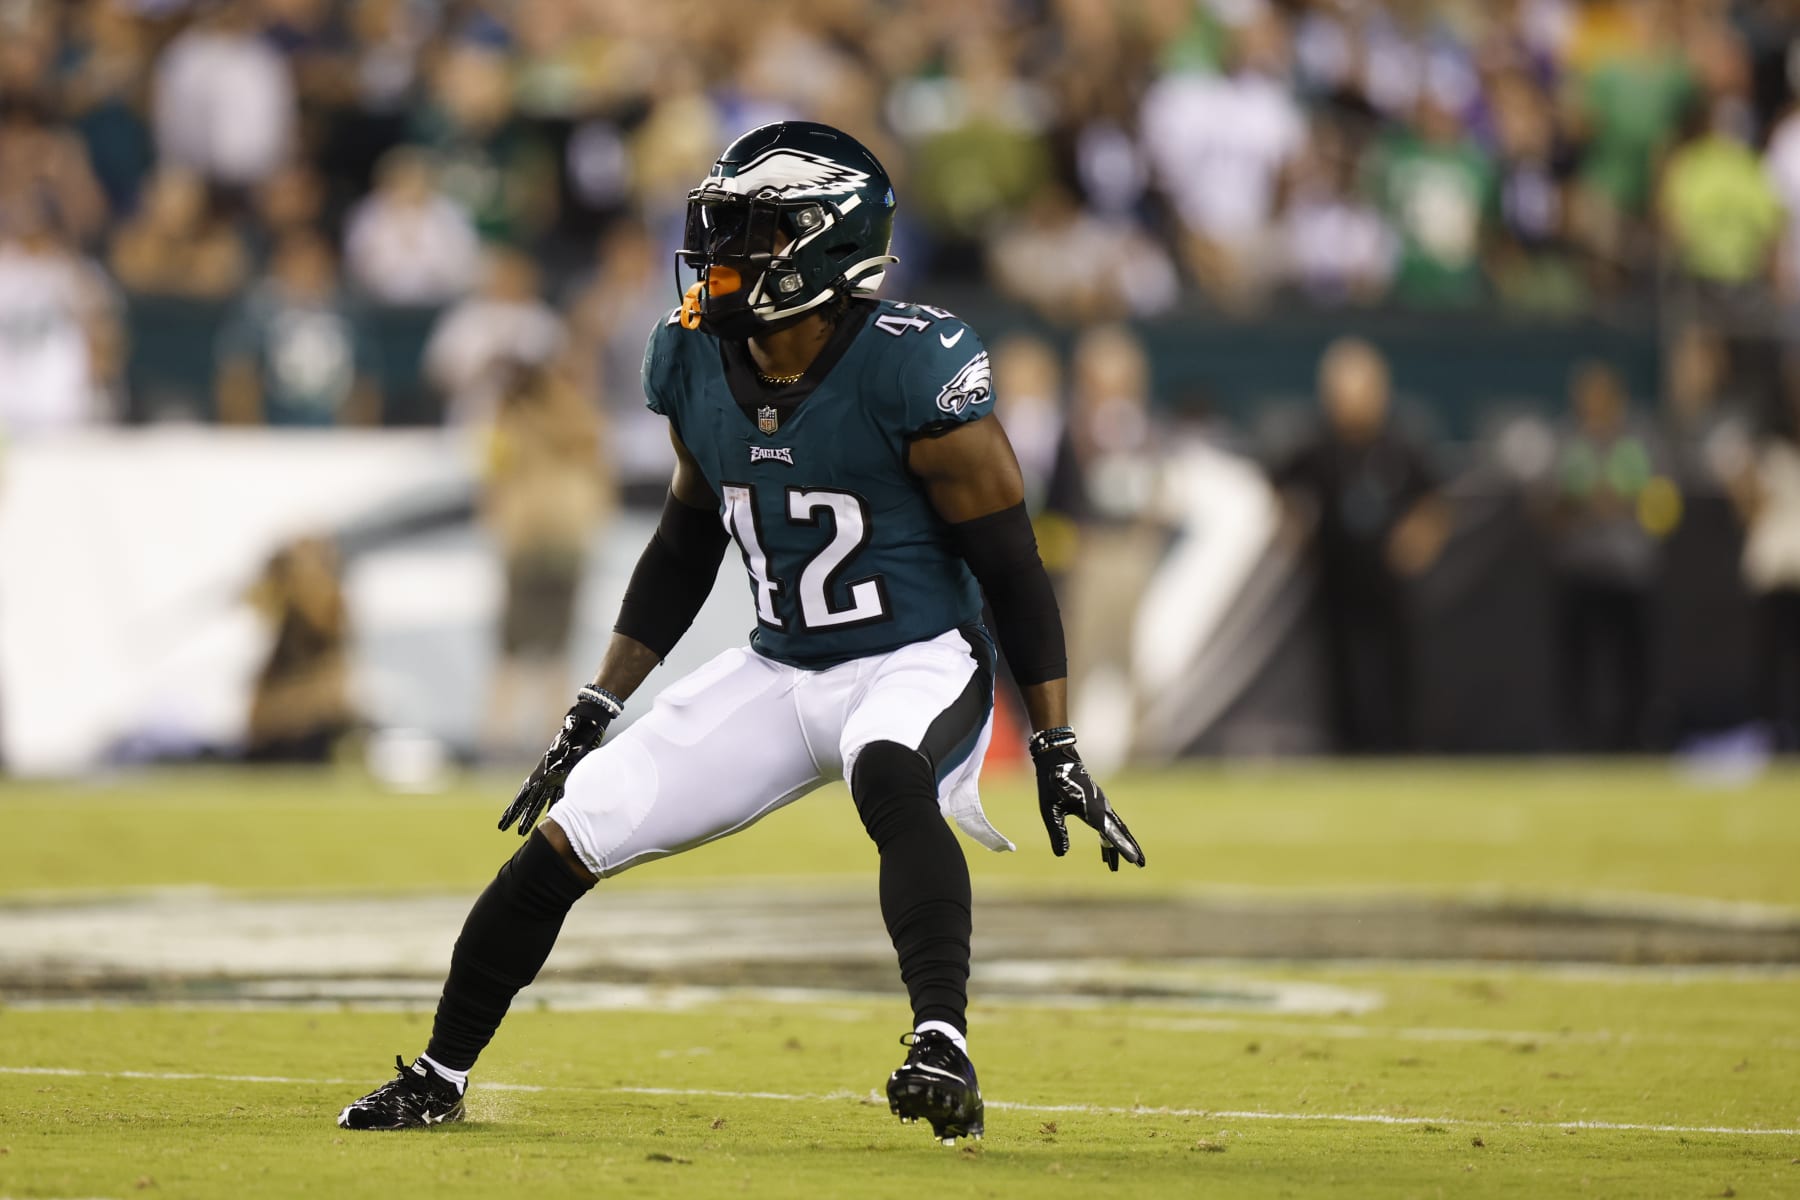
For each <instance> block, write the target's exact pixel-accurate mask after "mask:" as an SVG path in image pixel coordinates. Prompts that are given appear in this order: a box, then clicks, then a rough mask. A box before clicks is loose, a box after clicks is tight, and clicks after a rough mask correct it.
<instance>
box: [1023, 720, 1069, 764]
mask: <svg viewBox="0 0 1800 1200" xmlns="http://www.w3.org/2000/svg"><path fill="white" fill-rule="evenodd" d="M1074 744H1075V730H1074V729H1072V728H1070V727H1069V726H1067V725H1056V726H1053V727H1051V728H1049V729H1040V730H1038V731H1037V732H1036V733H1034V734H1032V735H1031V740H1030V741H1029V742H1027V743H1026V745H1027V746H1029V747H1030V748H1031V756H1032V757H1033V758H1036V757H1037V756H1038V755H1040V754H1044V753H1047V752H1048V751H1051V750H1066V749H1068V748H1069V747H1071V746H1073V745H1074Z"/></svg>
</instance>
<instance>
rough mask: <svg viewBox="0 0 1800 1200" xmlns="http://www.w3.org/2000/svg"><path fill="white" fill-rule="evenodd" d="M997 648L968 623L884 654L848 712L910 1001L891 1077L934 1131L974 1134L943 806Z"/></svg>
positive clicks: (982, 705)
mask: <svg viewBox="0 0 1800 1200" xmlns="http://www.w3.org/2000/svg"><path fill="white" fill-rule="evenodd" d="M992 661H993V660H992V649H991V646H990V645H989V644H988V643H987V641H986V639H985V637H983V636H982V635H981V634H980V633H978V632H975V631H970V632H968V633H966V634H965V633H952V634H947V635H945V636H944V637H942V638H938V639H935V640H934V641H931V642H924V643H919V644H916V645H913V646H908V647H905V648H904V649H902V650H899V651H896V652H894V653H893V654H891V655H887V656H885V657H884V659H883V660H882V661H881V662H880V663H879V664H877V665H876V666H875V667H874V668H873V670H872V673H871V675H870V677H869V678H868V679H867V680H866V682H865V685H864V687H863V689H862V691H861V694H860V696H859V697H858V699H857V701H856V702H855V704H854V705H853V706H852V709H851V711H850V713H849V715H848V716H847V718H846V720H845V722H844V729H843V734H842V737H841V743H840V744H841V746H842V750H843V760H844V763H845V766H846V773H847V775H848V778H849V780H850V793H851V796H852V797H853V798H854V800H855V801H856V808H857V812H858V814H859V815H860V816H861V817H862V820H863V825H864V827H865V828H866V829H867V830H868V833H869V837H870V838H871V839H872V840H873V841H874V843H875V846H876V849H877V851H878V852H879V853H880V856H881V881H880V894H881V913H882V917H883V919H884V920H885V921H886V923H887V928H888V935H889V936H890V937H891V938H892V940H893V943H894V951H895V954H896V955H897V956H898V958H899V961H900V976H901V979H902V980H903V981H904V982H905V984H906V990H907V994H908V996H909V997H910V998H911V1000H912V1008H913V1032H912V1033H911V1034H910V1035H908V1037H909V1042H910V1053H909V1054H908V1056H907V1060H906V1063H905V1064H904V1065H903V1066H902V1067H901V1068H900V1069H899V1070H897V1071H896V1072H894V1075H893V1077H892V1078H891V1079H890V1080H889V1081H888V1100H889V1105H890V1107H891V1108H892V1109H893V1111H894V1112H895V1113H896V1114H898V1115H899V1116H900V1117H901V1119H902V1120H917V1119H918V1118H920V1117H924V1118H925V1119H927V1120H929V1121H930V1122H931V1125H932V1128H933V1132H934V1133H936V1134H937V1136H938V1137H940V1138H943V1139H945V1140H946V1141H948V1140H953V1139H955V1138H958V1137H979V1136H981V1134H982V1127H983V1109H982V1102H981V1091H980V1088H979V1086H978V1085H977V1083H976V1079H975V1068H974V1065H973V1064H972V1063H971V1062H970V1061H969V1058H968V1052H967V1043H966V1040H965V1032H966V1030H967V1028H968V1021H967V1016H966V1008H967V1005H968V983H969V939H970V933H971V929H972V925H973V921H972V917H971V911H970V889H969V867H968V862H967V860H966V859H965V858H964V857H963V851H962V846H961V844H960V843H959V842H958V841H957V839H956V835H955V834H954V833H953V832H952V831H951V829H950V827H949V825H948V824H946V823H945V821H944V818H943V815H942V810H943V808H944V806H945V803H946V801H947V799H948V795H949V789H950V787H952V786H954V785H955V784H956V783H957V782H960V781H962V780H963V779H964V778H965V777H966V779H967V782H968V783H969V784H970V785H971V786H972V784H973V776H972V774H971V771H978V770H979V763H972V762H971V761H970V760H971V757H972V756H973V755H974V754H975V753H976V752H977V749H978V747H979V746H980V744H981V743H982V742H983V741H984V740H985V739H984V735H985V733H986V730H987V727H988V722H989V720H990V718H991V715H992V711H993V672H992Z"/></svg>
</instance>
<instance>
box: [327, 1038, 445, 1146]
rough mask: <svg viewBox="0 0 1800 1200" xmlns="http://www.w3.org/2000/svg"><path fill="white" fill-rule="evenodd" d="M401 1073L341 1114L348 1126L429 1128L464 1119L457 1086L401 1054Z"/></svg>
mask: <svg viewBox="0 0 1800 1200" xmlns="http://www.w3.org/2000/svg"><path fill="white" fill-rule="evenodd" d="M394 1066H396V1067H398V1068H399V1070H400V1074H399V1075H398V1076H397V1077H396V1078H393V1079H390V1080H388V1081H387V1082H386V1083H384V1084H382V1085H381V1086H380V1087H378V1088H376V1089H375V1090H374V1091H372V1092H370V1093H369V1094H368V1095H366V1096H364V1097H363V1098H362V1099H361V1100H358V1101H357V1102H356V1103H355V1104H351V1105H348V1106H346V1107H345V1109H344V1111H343V1112H341V1113H339V1114H338V1119H337V1123H338V1125H339V1126H340V1127H341V1128H344V1129H429V1128H430V1127H431V1126H433V1125H442V1124H444V1123H445V1122H448V1121H460V1120H462V1118H463V1098H462V1093H461V1092H459V1091H457V1090H456V1085H455V1084H454V1083H451V1082H450V1081H449V1080H448V1079H445V1078H444V1077H443V1076H442V1075H439V1074H438V1073H437V1072H436V1071H433V1070H432V1069H431V1068H430V1067H428V1066H426V1065H425V1063H424V1062H422V1061H416V1062H414V1063H413V1065H412V1066H410V1067H409V1066H407V1065H406V1062H405V1060H403V1059H402V1058H400V1056H399V1055H395V1056H394Z"/></svg>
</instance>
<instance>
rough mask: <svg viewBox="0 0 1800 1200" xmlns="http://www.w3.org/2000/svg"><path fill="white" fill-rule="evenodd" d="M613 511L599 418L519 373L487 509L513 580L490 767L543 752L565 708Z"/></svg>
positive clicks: (492, 708) (569, 389)
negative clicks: (603, 532)
mask: <svg viewBox="0 0 1800 1200" xmlns="http://www.w3.org/2000/svg"><path fill="white" fill-rule="evenodd" d="M613 505H614V490H613V481H612V478H611V473H610V471H608V470H607V468H606V467H605V466H604V465H603V463H602V460H601V456H600V421H599V418H598V417H597V415H596V414H595V411H594V409H593V408H592V406H590V405H589V404H588V403H587V401H586V400H585V399H583V397H582V396H581V393H580V392H579V391H578V390H577V389H576V388H575V387H574V385H573V384H572V383H570V381H569V380H568V379H567V378H565V377H564V376H563V375H562V374H561V373H560V372H559V371H557V370H556V369H554V368H551V367H546V366H542V365H538V364H533V363H522V362H515V363H513V364H511V365H510V366H509V367H508V368H507V370H506V371H505V375H504V380H503V382H502V385H501V389H500V407H499V412H498V414H497V415H496V417H495V420H494V426H493V431H492V440H491V443H490V446H489V455H488V469H487V479H486V487H485V489H484V491H483V494H482V500H481V515H482V520H483V523H484V524H485V525H486V526H487V529H488V531H489V533H491V534H492V535H493V538H494V540H495V541H496V542H497V543H498V545H499V547H500V553H501V557H502V559H503V560H504V562H505V570H506V600H505V608H504V611H503V614H502V616H501V619H500V661H499V664H498V666H497V667H496V669H495V673H494V681H493V686H492V689H491V691H490V692H489V696H488V714H487V724H486V728H485V730H484V741H485V743H486V745H485V749H486V750H487V752H488V753H490V754H492V755H495V756H499V757H504V756H507V755H509V754H514V753H520V754H525V753H532V752H535V750H536V747H537V738H538V736H539V731H541V730H542V728H543V727H544V725H545V724H547V723H551V722H553V721H554V720H555V719H556V714H557V713H559V712H561V711H562V709H563V707H564V704H565V702H566V697H565V693H566V692H567V691H568V684H569V681H568V678H567V676H568V674H569V669H568V657H569V638H570V634H571V633H572V632H573V630H574V626H575V600H576V596H577V594H578V593H579V591H580V588H581V578H582V575H583V574H584V573H585V572H586V570H587V561H588V551H589V547H590V546H591V545H592V543H593V540H594V535H595V534H596V533H597V532H598V531H599V529H600V527H601V525H602V524H603V523H604V522H605V520H606V519H607V517H608V516H609V515H610V513H611V511H612V508H613Z"/></svg>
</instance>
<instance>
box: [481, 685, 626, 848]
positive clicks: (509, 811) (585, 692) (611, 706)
mask: <svg viewBox="0 0 1800 1200" xmlns="http://www.w3.org/2000/svg"><path fill="white" fill-rule="evenodd" d="M624 708H625V706H624V705H623V704H621V703H620V702H619V698H618V697H617V696H615V695H613V694H612V693H611V692H609V691H606V690H604V689H603V688H597V687H584V688H582V689H581V690H580V691H579V692H577V693H575V707H574V708H571V709H570V710H569V712H568V715H567V716H565V717H563V723H562V731H561V732H560V733H558V734H557V735H556V740H555V741H554V742H551V743H550V748H549V749H548V750H546V751H544V757H543V760H542V761H541V762H539V763H538V765H537V769H536V770H535V771H533V772H532V773H531V775H530V777H529V778H528V779H526V780H525V782H524V783H523V784H522V785H521V786H520V787H519V794H518V795H516V796H514V797H513V802H512V803H511V804H509V805H507V807H506V811H505V812H504V813H502V814H500V828H502V829H505V828H506V827H507V826H508V825H511V824H512V823H513V822H515V821H517V822H518V824H519V836H520V837H525V836H526V835H527V834H529V833H530V832H531V831H532V830H533V829H535V828H536V827H537V821H538V818H539V817H540V816H542V815H543V812H544V810H545V809H546V808H549V807H550V806H551V805H552V804H555V803H556V802H557V801H558V800H560V799H562V794H563V782H564V781H565V780H567V779H568V778H569V772H570V771H573V770H574V769H575V764H576V763H578V762H580V761H581V760H582V758H583V757H585V756H586V754H587V752H588V751H590V750H592V749H593V748H594V747H595V746H598V745H599V744H600V739H601V738H603V737H605V736H606V727H607V726H608V725H611V724H612V723H613V718H614V717H616V716H618V715H619V714H620V713H621V712H623V711H624Z"/></svg>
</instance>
